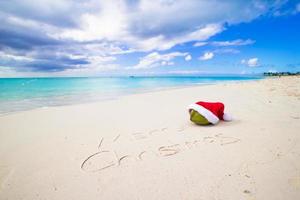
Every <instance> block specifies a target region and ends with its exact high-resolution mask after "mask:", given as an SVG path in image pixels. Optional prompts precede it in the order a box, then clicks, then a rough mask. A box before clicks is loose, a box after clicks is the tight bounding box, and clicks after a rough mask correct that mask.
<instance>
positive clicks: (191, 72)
mask: <svg viewBox="0 0 300 200" xmlns="http://www.w3.org/2000/svg"><path fill="white" fill-rule="evenodd" d="M167 73H168V74H183V75H185V74H200V73H205V71H200V70H173V71H168V72H167Z"/></svg>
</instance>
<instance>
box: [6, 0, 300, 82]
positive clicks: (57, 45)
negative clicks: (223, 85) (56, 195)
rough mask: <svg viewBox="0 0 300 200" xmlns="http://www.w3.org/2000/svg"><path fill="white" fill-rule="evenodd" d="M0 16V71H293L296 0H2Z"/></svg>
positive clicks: (299, 55) (298, 34) (297, 46)
mask: <svg viewBox="0 0 300 200" xmlns="http://www.w3.org/2000/svg"><path fill="white" fill-rule="evenodd" d="M0 20H1V22H2V23H1V24H0V77H16V76H17V77H23V76H101V75H199V74H251V73H261V72H268V71H274V72H275V71H293V72H294V71H300V1H299V0H290V1H288V0H273V1H271V0H247V1H242V0H226V1H221V0H220V1H217V0H215V1H206V0H151V1H149V0H112V1H109V0H103V1H99V0H86V1H79V0H73V1H70V0H40V1H35V0H10V1H1V2H0Z"/></svg>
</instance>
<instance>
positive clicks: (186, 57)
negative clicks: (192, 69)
mask: <svg viewBox="0 0 300 200" xmlns="http://www.w3.org/2000/svg"><path fill="white" fill-rule="evenodd" d="M184 59H185V60H186V61H190V60H192V56H191V55H187V56H185V58H184Z"/></svg>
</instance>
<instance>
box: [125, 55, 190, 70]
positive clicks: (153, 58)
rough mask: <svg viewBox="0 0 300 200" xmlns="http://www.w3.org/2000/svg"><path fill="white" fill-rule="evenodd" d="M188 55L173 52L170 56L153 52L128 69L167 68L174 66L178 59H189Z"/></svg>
mask: <svg viewBox="0 0 300 200" xmlns="http://www.w3.org/2000/svg"><path fill="white" fill-rule="evenodd" d="M188 55H189V54H188V53H181V52H172V53H168V54H159V53H158V52H153V53H150V54H148V55H147V56H145V57H143V58H141V59H140V62H139V63H138V64H137V65H135V66H133V67H129V68H128V69H149V68H154V67H159V66H167V65H173V64H174V62H173V61H172V60H173V59H174V58H176V57H185V58H186V57H187V56H188Z"/></svg>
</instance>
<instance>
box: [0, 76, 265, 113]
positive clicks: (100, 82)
mask: <svg viewBox="0 0 300 200" xmlns="http://www.w3.org/2000/svg"><path fill="white" fill-rule="evenodd" d="M260 78H262V77H260V76H201V77H96V78H94V77H93V78H87V77H85V78H1V79H0V114H5V113H10V112H15V111H21V110H29V109H34V108H39V107H48V106H60V105H69V104H77V103H84V102H93V101H99V100H105V99H112V98H116V97H119V96H122V95H128V94H134V93H142V92H148V91H155V90H161V89H167V88H175V87H184V86H189V85H197V84H213V83H218V82H228V81H248V80H255V79H260Z"/></svg>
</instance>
